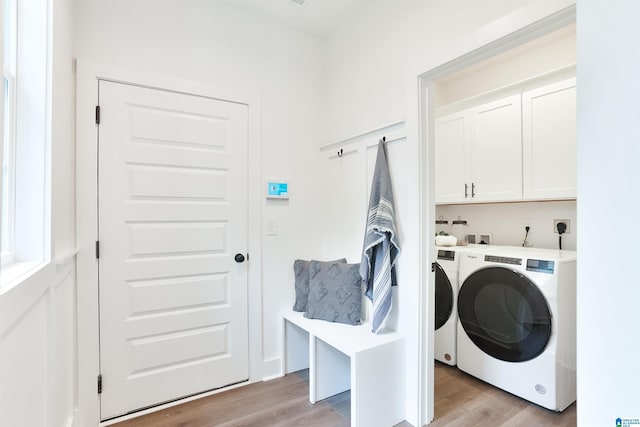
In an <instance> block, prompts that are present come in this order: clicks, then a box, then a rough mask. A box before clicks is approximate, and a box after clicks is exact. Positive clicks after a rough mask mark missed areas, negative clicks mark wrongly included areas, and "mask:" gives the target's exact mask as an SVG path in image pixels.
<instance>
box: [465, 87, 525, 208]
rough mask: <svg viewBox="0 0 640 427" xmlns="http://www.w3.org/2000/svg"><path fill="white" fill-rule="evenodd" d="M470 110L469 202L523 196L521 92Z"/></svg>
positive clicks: (495, 200) (505, 199)
mask: <svg viewBox="0 0 640 427" xmlns="http://www.w3.org/2000/svg"><path fill="white" fill-rule="evenodd" d="M471 111H472V126H471V128H472V135H471V182H470V185H471V201H473V202H499V201H508V200H520V199H522V134H521V123H520V117H521V113H520V95H514V96H510V97H508V98H504V99H500V100H498V101H494V102H491V103H488V104H484V105H481V106H479V107H476V108H473V109H472V110H471Z"/></svg>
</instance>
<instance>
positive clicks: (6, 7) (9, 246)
mask: <svg viewBox="0 0 640 427" xmlns="http://www.w3.org/2000/svg"><path fill="white" fill-rule="evenodd" d="M2 21H3V22H2V29H3V34H2V40H3V43H2V44H3V46H2V50H3V55H2V57H3V67H2V68H3V75H2V77H3V78H2V80H3V96H4V102H3V120H2V123H3V132H2V230H1V231H0V236H1V237H2V245H1V248H2V249H1V257H2V265H3V266H5V265H8V264H10V263H12V262H13V260H14V257H13V217H14V213H15V210H14V207H15V198H14V190H15V187H14V183H15V174H14V170H15V157H14V156H13V153H14V152H15V132H14V129H15V111H16V102H15V92H16V42H17V37H16V21H17V20H16V4H15V2H14V1H9V0H5V1H3V10H2Z"/></svg>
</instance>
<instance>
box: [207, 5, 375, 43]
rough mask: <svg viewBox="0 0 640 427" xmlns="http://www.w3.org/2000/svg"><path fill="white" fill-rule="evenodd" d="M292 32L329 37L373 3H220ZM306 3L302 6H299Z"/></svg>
mask: <svg viewBox="0 0 640 427" xmlns="http://www.w3.org/2000/svg"><path fill="white" fill-rule="evenodd" d="M219 1H221V2H222V3H225V4H227V5H229V6H231V7H234V8H236V9H240V10H242V11H244V12H246V13H250V14H253V15H258V16H261V17H263V18H266V19H270V20H274V21H277V22H279V23H280V24H282V25H285V26H287V27H289V28H291V29H294V30H297V31H301V32H304V33H307V34H312V35H314V36H317V37H320V38H326V37H327V36H329V35H330V34H331V33H332V32H334V31H335V30H336V29H338V28H339V27H340V26H341V25H342V24H343V23H344V22H345V21H347V20H348V19H349V18H350V17H351V16H353V15H354V14H355V13H356V12H357V11H358V10H359V9H361V8H362V7H364V6H365V5H366V4H368V3H371V2H372V1H373V0H295V1H294V0H219ZM299 3H302V4H299Z"/></svg>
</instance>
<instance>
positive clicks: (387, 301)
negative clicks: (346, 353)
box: [360, 141, 400, 334]
mask: <svg viewBox="0 0 640 427" xmlns="http://www.w3.org/2000/svg"><path fill="white" fill-rule="evenodd" d="M398 255H400V245H399V244H398V233H397V232H396V226H395V220H394V215H393V191H392V189H391V177H390V175H389V166H388V164H387V150H386V146H385V143H384V142H383V141H380V143H379V144H378V156H377V158H376V166H375V169H374V172H373V182H372V184H371V196H370V198H369V211H368V215H367V229H366V232H365V235H364V245H363V249H362V262H361V264H360V276H361V277H362V281H363V283H364V286H365V287H366V292H365V295H366V296H367V297H368V298H369V299H370V300H371V301H372V302H373V319H372V332H374V333H376V334H377V333H378V332H379V331H380V330H381V329H382V328H383V327H384V324H385V322H386V320H387V317H388V316H389V312H390V311H391V286H394V285H396V277H395V263H396V258H397V257H398Z"/></svg>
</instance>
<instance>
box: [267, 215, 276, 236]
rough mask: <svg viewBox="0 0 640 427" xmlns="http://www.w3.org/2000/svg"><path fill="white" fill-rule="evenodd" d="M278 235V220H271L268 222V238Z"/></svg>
mask: <svg viewBox="0 0 640 427" xmlns="http://www.w3.org/2000/svg"><path fill="white" fill-rule="evenodd" d="M277 235H278V219H277V218H269V219H268V220H267V236H277Z"/></svg>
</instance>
